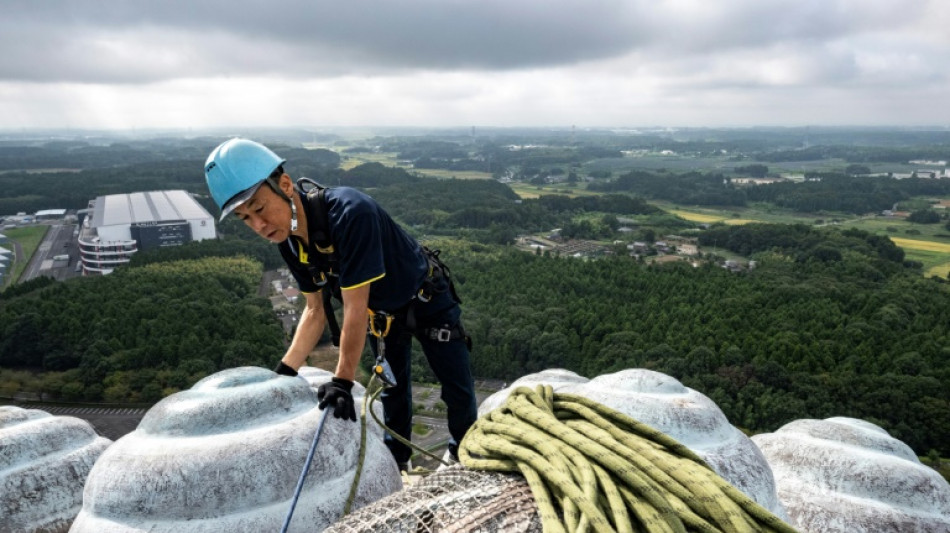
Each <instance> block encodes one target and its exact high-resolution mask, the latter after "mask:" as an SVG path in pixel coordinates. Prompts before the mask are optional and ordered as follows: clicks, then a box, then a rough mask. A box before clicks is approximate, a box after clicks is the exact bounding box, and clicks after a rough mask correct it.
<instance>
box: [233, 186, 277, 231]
mask: <svg viewBox="0 0 950 533" xmlns="http://www.w3.org/2000/svg"><path fill="white" fill-rule="evenodd" d="M234 214H235V215H236V216H237V217H238V218H240V219H241V220H243V221H244V223H245V224H247V227H249V228H251V229H252V230H254V233H257V234H258V235H260V236H261V237H264V238H265V239H267V240H269V241H271V242H274V243H279V242H283V241H285V240H287V238H288V237H290V205H289V204H288V203H287V201H286V200H284V199H283V198H281V197H280V196H277V193H275V192H274V191H273V190H272V189H271V188H270V186H269V185H267V184H266V183H265V184H263V185H261V186H260V188H258V189H257V192H256V193H254V196H251V197H250V198H249V199H248V201H246V202H244V203H243V204H241V205H240V206H238V207H236V208H235V209H234Z"/></svg>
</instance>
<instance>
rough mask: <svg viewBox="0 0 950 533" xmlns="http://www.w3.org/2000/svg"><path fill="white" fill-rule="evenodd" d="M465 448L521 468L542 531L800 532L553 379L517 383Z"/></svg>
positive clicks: (658, 436) (649, 432)
mask: <svg viewBox="0 0 950 533" xmlns="http://www.w3.org/2000/svg"><path fill="white" fill-rule="evenodd" d="M459 456H460V458H461V461H462V464H463V465H464V466H465V467H467V468H471V469H474V470H495V471H503V472H520V473H522V474H523V475H524V477H525V478H526V480H527V481H528V484H529V485H530V486H531V491H532V493H533V494H534V497H535V501H536V502H537V504H538V509H539V514H540V517H541V522H542V526H543V528H544V531H545V533H560V532H571V533H574V532H584V531H596V532H618V533H633V532H634V531H647V532H649V533H674V532H675V533H680V532H687V531H689V532H692V531H697V532H729V533H733V532H736V533H738V532H758V531H763V532H781V533H785V532H788V533H794V532H795V529H794V528H792V527H791V526H789V525H788V524H786V523H785V522H783V521H782V520H780V519H779V518H778V517H776V516H775V515H773V514H772V513H771V512H769V511H768V510H767V509H765V508H764V507H762V506H761V505H759V504H757V503H756V502H754V501H753V500H752V499H751V498H749V497H748V496H746V495H745V494H744V493H743V492H741V491H740V490H738V489H736V488H735V487H733V486H732V485H731V484H729V482H727V481H725V480H724V479H722V478H721V477H719V475H718V474H716V473H715V472H714V471H713V470H712V469H711V468H710V467H709V466H708V465H707V464H706V462H705V461H703V460H702V459H701V458H700V457H699V456H697V455H696V454H695V453H693V452H692V451H691V450H689V449H688V448H687V447H686V446H683V445H682V444H680V443H679V442H677V441H676V440H674V439H673V438H671V437H669V436H668V435H666V434H664V433H662V432H660V431H657V430H655V429H653V428H651V427H649V426H647V425H646V424H643V423H640V422H638V421H636V420H634V419H632V418H630V417H628V416H626V415H624V414H623V413H620V412H617V411H615V410H613V409H610V408H608V407H606V406H604V405H601V404H598V403H596V402H594V401H592V400H589V399H587V398H584V397H582V396H578V395H574V394H554V390H553V388H552V387H551V386H544V385H539V386H538V387H537V389H536V390H531V389H529V388H527V387H519V388H518V389H516V390H515V391H513V392H512V393H511V395H510V396H509V398H508V400H507V401H506V402H505V404H504V405H503V406H501V407H499V408H498V409H495V410H494V411H492V412H491V413H489V414H488V415H486V416H483V417H481V418H479V419H478V421H476V422H475V425H474V426H472V428H471V429H470V430H469V431H468V433H467V434H466V436H465V438H464V439H463V440H462V443H461V446H460V448H459Z"/></svg>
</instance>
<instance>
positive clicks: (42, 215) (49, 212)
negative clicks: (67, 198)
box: [35, 209, 66, 221]
mask: <svg viewBox="0 0 950 533" xmlns="http://www.w3.org/2000/svg"><path fill="white" fill-rule="evenodd" d="M35 216H36V220H37V221H39V220H62V219H64V218H66V210H65V209H44V210H42V211H37V212H36V215H35Z"/></svg>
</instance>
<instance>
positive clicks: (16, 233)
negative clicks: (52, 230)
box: [3, 226, 49, 286]
mask: <svg viewBox="0 0 950 533" xmlns="http://www.w3.org/2000/svg"><path fill="white" fill-rule="evenodd" d="M47 230H49V226H24V227H22V228H13V229H8V230H5V231H4V235H6V236H7V238H8V239H10V242H8V243H7V244H8V245H7V246H4V247H5V248H7V249H9V250H11V251H14V248H15V245H14V244H13V243H14V242H17V243H19V244H20V246H22V247H23V257H19V256H17V258H16V260H15V261H16V262H15V263H14V264H13V265H12V266H13V272H11V273H10V275H9V276H4V281H3V286H7V285H10V284H12V283H13V282H14V281H15V280H17V279H19V277H20V274H22V273H23V270H24V269H25V268H26V265H27V263H29V261H30V258H31V257H33V252H35V251H36V249H37V248H39V246H40V243H41V242H43V236H44V235H46V231H47Z"/></svg>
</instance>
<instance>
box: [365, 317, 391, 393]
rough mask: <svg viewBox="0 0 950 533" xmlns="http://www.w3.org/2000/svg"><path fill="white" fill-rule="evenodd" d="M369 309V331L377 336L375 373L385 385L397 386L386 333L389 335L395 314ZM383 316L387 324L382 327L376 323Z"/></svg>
mask: <svg viewBox="0 0 950 533" xmlns="http://www.w3.org/2000/svg"><path fill="white" fill-rule="evenodd" d="M367 311H369V332H370V333H371V334H372V335H373V336H374V337H376V364H374V365H373V374H375V375H376V376H377V377H379V380H380V381H381V382H382V383H383V386H384V387H395V386H396V375H395V374H394V373H393V369H392V367H391V366H389V361H387V360H386V335H389V328H390V327H391V326H392V325H393V315H391V314H389V313H386V312H383V311H380V312H373V310H372V309H367ZM379 317H381V318H382V319H383V322H384V324H385V326H383V327H382V328H381V327H380V326H379V325H378V324H376V320H377V318H379Z"/></svg>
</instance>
